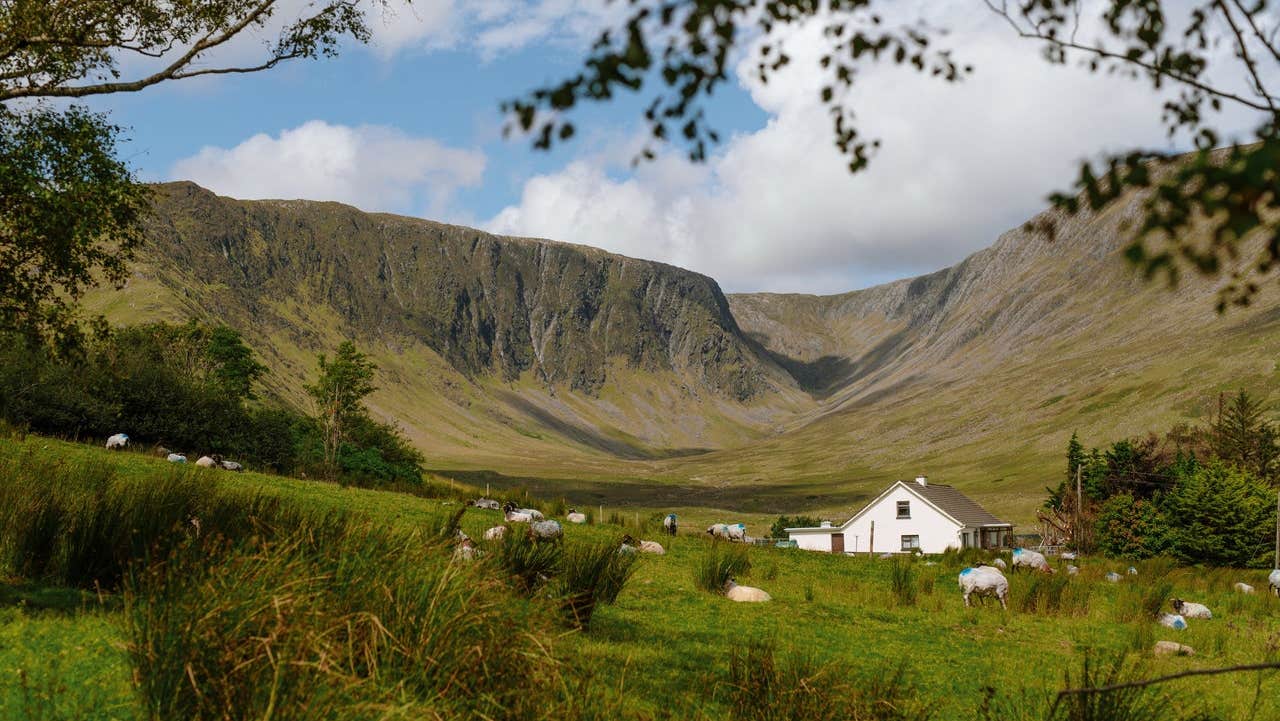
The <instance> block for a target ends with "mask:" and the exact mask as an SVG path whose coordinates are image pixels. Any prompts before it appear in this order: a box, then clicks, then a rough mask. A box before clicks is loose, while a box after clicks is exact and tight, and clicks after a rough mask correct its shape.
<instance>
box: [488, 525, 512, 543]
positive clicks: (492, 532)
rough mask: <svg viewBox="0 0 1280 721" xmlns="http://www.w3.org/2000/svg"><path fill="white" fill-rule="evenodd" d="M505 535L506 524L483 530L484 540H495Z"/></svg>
mask: <svg viewBox="0 0 1280 721" xmlns="http://www.w3.org/2000/svg"><path fill="white" fill-rule="evenodd" d="M506 535H507V527H506V526H494V527H493V528H490V529H489V530H487V531H485V532H484V540H486V541H497V540H500V539H502V538H503V537H504V536H506Z"/></svg>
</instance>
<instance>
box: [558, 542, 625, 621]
mask: <svg viewBox="0 0 1280 721" xmlns="http://www.w3.org/2000/svg"><path fill="white" fill-rule="evenodd" d="M620 545H621V541H619V540H616V539H615V540H604V541H595V542H592V543H566V544H565V545H564V552H563V553H562V554H561V556H560V559H559V562H558V563H557V564H556V568H555V576H554V578H553V579H552V582H551V586H550V589H551V593H552V596H553V597H554V598H555V599H557V601H558V602H559V604H560V609H561V611H562V612H563V614H564V620H565V622H566V623H567V624H569V625H570V626H572V627H573V628H580V629H586V628H588V627H589V626H590V625H591V617H592V615H593V614H594V613H595V609H596V606H598V605H601V604H611V603H613V602H614V601H615V600H617V598H618V594H619V593H621V592H622V588H623V587H624V586H625V585H626V584H627V581H628V580H629V579H630V578H631V574H632V573H633V572H634V571H635V563H636V561H637V560H638V558H639V554H635V553H618V547H619V546H620Z"/></svg>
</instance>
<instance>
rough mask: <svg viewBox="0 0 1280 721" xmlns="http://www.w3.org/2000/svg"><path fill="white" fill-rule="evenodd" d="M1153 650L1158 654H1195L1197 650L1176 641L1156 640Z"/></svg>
mask: <svg viewBox="0 0 1280 721" xmlns="http://www.w3.org/2000/svg"><path fill="white" fill-rule="evenodd" d="M1151 652H1152V653H1153V654H1155V655H1157V656H1194V655H1196V650H1195V649H1194V648H1191V647H1190V646H1185V645H1183V644H1180V643H1178V642H1176V641H1156V645H1155V646H1154V647H1153V648H1152V649H1151Z"/></svg>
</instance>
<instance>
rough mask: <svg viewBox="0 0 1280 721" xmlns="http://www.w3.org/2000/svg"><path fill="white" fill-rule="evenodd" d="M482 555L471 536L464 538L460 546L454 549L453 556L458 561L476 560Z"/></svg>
mask: <svg viewBox="0 0 1280 721" xmlns="http://www.w3.org/2000/svg"><path fill="white" fill-rule="evenodd" d="M480 555H481V551H480V549H478V548H476V544H475V543H473V542H472V541H471V539H470V538H463V539H462V542H460V543H459V544H458V547H457V548H455V549H453V558H454V560H457V561H474V560H475V559H477V558H479V557H480Z"/></svg>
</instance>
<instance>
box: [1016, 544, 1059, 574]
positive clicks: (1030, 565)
mask: <svg viewBox="0 0 1280 721" xmlns="http://www.w3.org/2000/svg"><path fill="white" fill-rule="evenodd" d="M1019 568H1026V569H1030V570H1032V571H1040V572H1041V573H1053V569H1052V568H1050V566H1049V562H1048V561H1046V560H1045V558H1044V554H1042V553H1038V552H1036V551H1028V550H1027V549H1025V548H1015V549H1013V570H1015V571H1016V570H1018V569H1019Z"/></svg>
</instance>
